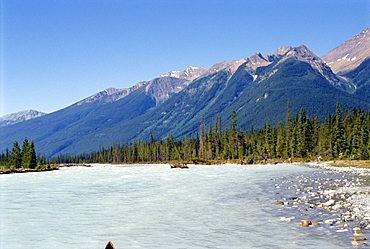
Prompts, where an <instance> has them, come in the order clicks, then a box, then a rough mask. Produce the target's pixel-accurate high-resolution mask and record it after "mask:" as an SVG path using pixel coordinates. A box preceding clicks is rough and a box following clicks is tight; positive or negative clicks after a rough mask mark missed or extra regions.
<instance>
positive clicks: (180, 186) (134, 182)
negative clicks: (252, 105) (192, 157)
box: [0, 165, 341, 249]
mask: <svg viewBox="0 0 370 249" xmlns="http://www.w3.org/2000/svg"><path fill="white" fill-rule="evenodd" d="M315 170H316V169H312V168H308V167H306V166H301V165H248V166H241V165H217V166H200V165H199V166H198V165H197V166H194V165H190V168H189V169H170V167H169V166H168V165H94V166H93V167H71V168H62V169H60V170H56V171H49V172H37V173H24V174H8V175H1V176H0V188H1V189H0V190H1V199H0V205H1V206H0V207H1V213H0V218H1V221H0V229H1V231H0V248H4V249H6V248H27V249H28V248H79V249H81V248H86V249H94V248H96V249H103V248H104V245H105V244H106V243H107V241H112V242H113V243H114V245H115V247H116V249H121V248H122V249H123V248H319V247H320V248H338V246H339V245H341V242H340V241H337V240H333V239H330V236H331V235H330V234H328V233H325V232H323V233H315V234H312V235H310V234H307V228H302V227H299V222H300V218H298V219H296V220H295V221H294V222H293V221H292V222H282V221H280V220H279V219H280V217H282V216H287V217H288V216H290V215H293V216H294V215H297V214H287V213H286V210H281V209H280V208H279V206H278V205H275V203H274V202H273V200H275V199H276V198H278V197H277V196H278V195H282V194H283V193H282V191H284V190H279V191H280V192H279V193H277V189H275V187H274V181H272V180H271V179H272V178H274V179H276V178H279V177H283V176H290V175H293V174H303V175H304V174H307V175H309V174H311V173H312V172H313V171H315Z"/></svg>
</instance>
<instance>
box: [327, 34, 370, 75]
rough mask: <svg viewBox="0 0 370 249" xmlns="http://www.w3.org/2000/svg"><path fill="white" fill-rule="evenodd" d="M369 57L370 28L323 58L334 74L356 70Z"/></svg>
mask: <svg viewBox="0 0 370 249" xmlns="http://www.w3.org/2000/svg"><path fill="white" fill-rule="evenodd" d="M367 57H370V28H367V29H365V30H364V31H362V32H361V33H359V34H357V35H355V36H354V37H352V38H351V39H349V40H347V41H345V42H343V43H342V44H341V45H339V46H338V47H336V48H334V49H333V50H331V51H330V52H328V53H326V54H324V55H323V56H321V58H322V59H323V60H324V61H325V63H326V64H327V65H329V66H330V67H331V69H332V70H333V72H334V73H338V72H341V71H346V70H351V69H354V68H356V67H358V66H359V65H360V64H361V62H363V61H364V60H365V59H366V58H367Z"/></svg>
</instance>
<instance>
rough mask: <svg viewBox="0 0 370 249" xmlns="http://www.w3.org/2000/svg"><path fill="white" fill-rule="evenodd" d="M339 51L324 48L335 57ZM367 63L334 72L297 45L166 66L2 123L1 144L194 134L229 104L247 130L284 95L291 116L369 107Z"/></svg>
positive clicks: (279, 107)
mask: <svg viewBox="0 0 370 249" xmlns="http://www.w3.org/2000/svg"><path fill="white" fill-rule="evenodd" d="M365 31H366V30H365ZM365 31H364V32H365ZM365 33H366V34H367V32H365ZM352 39H353V38H352ZM350 40H351V39H350ZM361 49H362V50H363V51H362V54H367V53H368V52H369V47H367V46H361ZM333 51H334V52H333ZM335 51H337V52H335ZM343 51H344V49H341V50H335V49H334V50H332V52H330V53H331V56H333V57H332V58H336V57H335V56H340V55H339V54H340V53H342V52H343ZM351 58H354V57H351ZM356 58H357V57H356ZM353 61H354V60H352V61H351V60H350V61H348V60H346V62H353ZM368 63H369V60H367V59H366V58H363V59H361V60H360V62H359V64H358V65H357V66H356V67H353V64H352V65H351V67H353V68H352V69H351V70H347V71H346V72H341V74H335V73H334V72H333V70H332V68H333V65H334V64H333V63H332V64H330V63H328V62H326V63H325V61H324V60H323V59H322V58H320V57H318V56H316V55H315V54H314V53H313V52H312V51H310V50H309V49H308V48H307V47H306V46H304V45H301V46H298V47H294V48H292V47H286V46H282V47H280V48H279V49H277V50H276V51H275V52H273V53H271V54H269V55H262V54H260V53H256V54H253V55H252V56H251V57H249V58H246V59H242V60H237V61H227V62H221V63H216V64H214V65H213V66H212V67H211V68H196V67H188V68H186V69H184V70H183V71H169V72H167V73H164V74H162V75H160V76H158V77H156V78H154V79H152V80H149V81H142V82H139V83H137V84H136V85H134V86H132V87H131V88H123V89H115V88H108V89H106V90H104V91H101V92H99V93H96V94H94V95H92V96H90V97H88V98H85V99H83V100H81V101H79V102H77V103H75V104H73V105H71V106H69V107H66V108H64V109H62V110H59V111H57V112H53V113H50V114H48V115H45V116H43V117H39V118H37V119H31V120H26V121H23V122H21V123H17V124H14V125H8V126H4V127H1V128H0V151H1V150H5V148H6V147H10V146H11V144H12V143H13V142H14V141H22V140H23V139H24V137H26V136H27V137H28V139H32V140H34V141H35V144H36V147H37V148H38V152H39V153H41V154H44V155H45V156H47V157H53V156H57V155H59V154H70V155H73V154H79V153H83V152H91V151H96V150H98V149H99V148H100V147H101V146H105V147H106V146H110V145H112V144H113V143H132V142H133V141H134V140H135V139H143V140H146V139H149V137H150V134H152V135H154V137H155V138H156V139H159V138H160V137H166V136H167V135H168V134H173V136H174V137H175V138H176V139H181V138H182V136H184V135H186V136H195V135H197V132H198V131H199V126H200V122H201V120H202V119H204V121H205V124H206V125H210V124H213V122H214V120H215V118H216V116H218V118H219V119H220V120H221V124H222V128H224V127H226V126H228V125H229V121H230V115H231V113H232V112H233V111H236V119H237V128H238V129H243V130H249V129H250V128H251V127H254V128H260V127H262V126H263V124H264V123H266V122H269V123H271V124H272V125H276V124H277V122H278V121H279V120H284V119H285V115H286V106H287V103H288V102H290V106H291V112H292V114H293V115H295V114H297V113H298V112H299V110H300V108H305V109H306V112H307V114H308V115H310V114H318V115H319V117H320V118H321V119H323V118H325V117H326V116H327V114H328V111H331V112H332V113H334V112H335V104H336V103H339V104H340V105H341V106H342V108H343V109H352V108H354V107H356V108H363V109H366V110H369V109H370V97H369V94H368V92H367V91H368V89H369V83H368V76H367V75H368V72H369V66H368Z"/></svg>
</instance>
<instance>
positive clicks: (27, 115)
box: [0, 110, 46, 127]
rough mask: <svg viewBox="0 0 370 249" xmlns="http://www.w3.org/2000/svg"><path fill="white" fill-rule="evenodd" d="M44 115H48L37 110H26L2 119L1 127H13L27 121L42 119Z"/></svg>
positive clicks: (0, 121)
mask: <svg viewBox="0 0 370 249" xmlns="http://www.w3.org/2000/svg"><path fill="white" fill-rule="evenodd" d="M43 115H46V113H43V112H39V111H36V110H26V111H20V112H17V113H11V114H8V115H4V116H2V117H0V127H2V126H7V125H13V124H16V123H19V122H23V121H25V120H29V119H33V118H37V117H41V116H43Z"/></svg>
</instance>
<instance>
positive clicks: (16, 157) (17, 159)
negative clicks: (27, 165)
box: [10, 141, 22, 169]
mask: <svg viewBox="0 0 370 249" xmlns="http://www.w3.org/2000/svg"><path fill="white" fill-rule="evenodd" d="M10 165H11V166H12V167H14V168H16V169H18V168H21V167H22V152H21V148H20V147H19V144H18V142H17V141H15V142H14V143H13V148H12V151H11V152H10Z"/></svg>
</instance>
